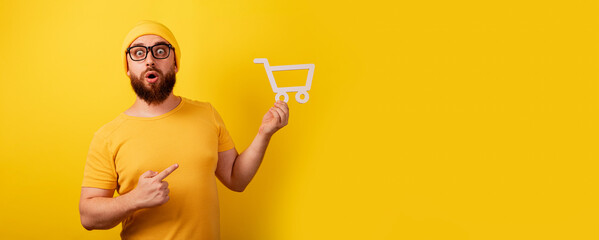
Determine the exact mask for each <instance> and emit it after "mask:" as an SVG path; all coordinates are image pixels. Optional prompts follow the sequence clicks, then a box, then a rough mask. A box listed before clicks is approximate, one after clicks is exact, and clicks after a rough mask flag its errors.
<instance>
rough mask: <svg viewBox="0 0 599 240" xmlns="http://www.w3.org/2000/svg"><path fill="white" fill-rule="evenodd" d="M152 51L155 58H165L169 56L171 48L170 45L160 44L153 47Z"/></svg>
mask: <svg viewBox="0 0 599 240" xmlns="http://www.w3.org/2000/svg"><path fill="white" fill-rule="evenodd" d="M152 52H153V54H154V57H155V58H159V59H163V58H167V57H168V54H169V53H170V48H169V47H168V45H164V44H158V45H156V46H154V47H153V48H152Z"/></svg>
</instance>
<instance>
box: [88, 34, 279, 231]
mask: <svg viewBox="0 0 599 240" xmlns="http://www.w3.org/2000/svg"><path fill="white" fill-rule="evenodd" d="M159 41H164V42H167V41H166V40H165V39H164V38H162V37H160V36H157V35H144V36H141V37H139V38H137V39H136V40H135V41H133V43H131V45H134V44H137V43H141V44H143V45H144V46H153V45H155V44H156V43H157V42H159ZM127 63H128V68H129V69H128V70H127V75H128V76H131V74H135V75H136V76H139V74H142V73H143V72H144V71H146V69H147V68H148V67H150V66H152V67H154V68H157V69H160V70H161V72H163V73H166V72H168V71H175V72H177V71H178V69H177V66H176V64H175V56H174V51H171V54H170V56H169V57H168V58H166V59H154V57H153V56H152V55H151V54H149V55H148V56H147V58H146V59H145V60H143V61H132V60H131V59H130V58H127ZM162 80H163V79H162V78H159V79H158V80H157V81H162ZM145 84H146V85H148V86H149V85H150V84H151V83H149V82H146V83H145ZM180 102H181V98H180V97H178V96H175V95H174V94H173V93H172V92H171V93H170V95H169V96H168V97H167V99H166V100H165V101H164V102H162V103H160V104H148V103H146V102H145V101H143V100H142V99H140V98H139V97H137V99H136V100H135V102H134V103H133V105H132V106H131V107H130V108H129V109H127V110H126V111H125V114H127V115H130V116H136V117H154V116H159V115H162V114H164V113H167V112H169V111H170V110H172V109H174V108H175V107H177V105H179V103H180ZM288 120H289V108H288V106H287V104H286V103H285V102H283V101H277V102H276V103H275V104H274V106H273V107H271V108H270V109H269V110H268V111H267V112H266V114H265V115H264V117H263V118H262V124H261V125H260V128H259V129H258V133H257V134H256V136H255V137H254V140H253V141H252V143H251V144H250V146H249V147H248V148H247V149H246V150H245V151H243V152H242V153H241V154H239V153H238V152H237V150H236V149H235V148H233V149H230V150H227V151H224V152H219V153H218V163H217V167H216V171H215V175H216V177H217V178H218V179H219V180H220V181H221V182H222V183H223V185H225V186H226V187H227V188H229V189H231V190H233V191H236V192H242V191H244V190H245V188H246V187H247V185H248V184H249V183H250V181H251V180H252V178H253V177H254V175H255V174H256V172H257V171H258V168H259V167H260V164H261V163H262V159H263V158H264V154H265V152H266V148H267V147H268V144H269V142H270V139H271V138H272V136H273V134H274V133H275V132H277V131H278V130H279V129H281V128H283V127H284V126H286V125H287V122H288ZM183 167H184V166H183ZM177 168H179V165H178V164H174V165H172V166H170V167H168V168H167V169H164V170H163V171H161V172H154V171H152V170H148V171H147V172H145V173H143V174H142V175H141V176H139V182H138V184H137V186H136V187H135V189H133V190H132V191H130V192H128V193H126V194H123V195H120V196H118V197H113V194H114V191H115V189H100V188H88V187H83V188H82V189H81V197H80V200H79V212H80V217H81V224H82V225H83V227H85V229H87V230H93V229H110V228H113V227H115V226H117V225H118V224H119V223H120V222H122V221H123V220H124V219H125V218H126V217H128V216H129V215H131V214H133V213H134V212H135V211H137V210H140V209H144V208H152V207H158V206H161V205H163V204H165V203H166V202H168V201H169V199H170V197H169V192H170V190H169V188H168V182H166V181H165V180H164V179H165V178H166V177H168V176H169V175H170V174H172V173H173V172H174V171H175V170H176V169H177Z"/></svg>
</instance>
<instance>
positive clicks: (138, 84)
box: [130, 68, 176, 105]
mask: <svg viewBox="0 0 599 240" xmlns="http://www.w3.org/2000/svg"><path fill="white" fill-rule="evenodd" d="M149 71H156V72H157V73H158V77H159V79H158V81H156V82H154V83H151V84H149V87H146V81H145V79H144V76H145V74H146V72H149ZM130 79H131V87H133V91H135V94H137V96H138V97H139V98H141V99H142V100H144V101H145V102H146V103H147V104H148V105H152V104H156V105H158V104H160V103H162V102H164V100H166V98H167V97H168V96H169V95H170V94H171V92H172V91H173V87H175V82H176V79H175V71H172V70H171V71H168V72H167V73H166V75H164V74H162V72H161V71H160V70H158V69H155V68H148V69H146V71H143V72H142V73H141V74H139V77H138V76H134V75H131V77H130Z"/></svg>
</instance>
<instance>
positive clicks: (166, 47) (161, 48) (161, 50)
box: [127, 43, 175, 61]
mask: <svg viewBox="0 0 599 240" xmlns="http://www.w3.org/2000/svg"><path fill="white" fill-rule="evenodd" d="M171 48H172V49H175V48H173V46H172V45H170V44H164V43H161V44H156V45H154V46H151V47H146V46H134V47H128V48H127V53H128V54H129V57H130V58H131V60H133V61H142V60H144V59H146V57H147V56H148V52H152V56H153V57H154V58H156V59H165V58H168V56H169V55H170V54H171Z"/></svg>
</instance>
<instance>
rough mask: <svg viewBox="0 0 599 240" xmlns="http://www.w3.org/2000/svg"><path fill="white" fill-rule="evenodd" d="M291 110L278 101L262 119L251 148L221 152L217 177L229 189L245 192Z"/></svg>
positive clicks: (284, 124)
mask: <svg viewBox="0 0 599 240" xmlns="http://www.w3.org/2000/svg"><path fill="white" fill-rule="evenodd" d="M288 120H289V108H288V107H287V104H286V103H285V102H283V101H277V102H276V103H275V106H274V107H272V108H270V109H269V110H268V112H267V113H266V114H265V115H264V118H263V119H262V125H260V129H259V130H258V134H257V135H256V137H255V138H254V141H252V143H251V144H250V146H249V147H248V148H247V149H246V150H245V151H243V152H242V153H241V155H238V154H237V150H236V149H235V148H233V149H230V150H227V151H224V152H219V153H218V164H217V167H216V176H217V177H218V179H219V180H220V181H221V182H222V183H223V184H224V185H225V186H227V187H228V188H229V189H231V190H233V191H237V192H243V190H245V188H246V187H247V185H248V184H249V183H250V181H251V180H252V178H253V177H254V175H256V172H257V171H258V168H259V167H260V164H261V163H262V159H263V158H264V153H265V152H266V148H267V147H268V143H269V142H270V139H271V138H272V135H273V134H274V133H275V132H276V131H278V130H279V129H281V128H283V127H284V126H286V125H287V122H288Z"/></svg>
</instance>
